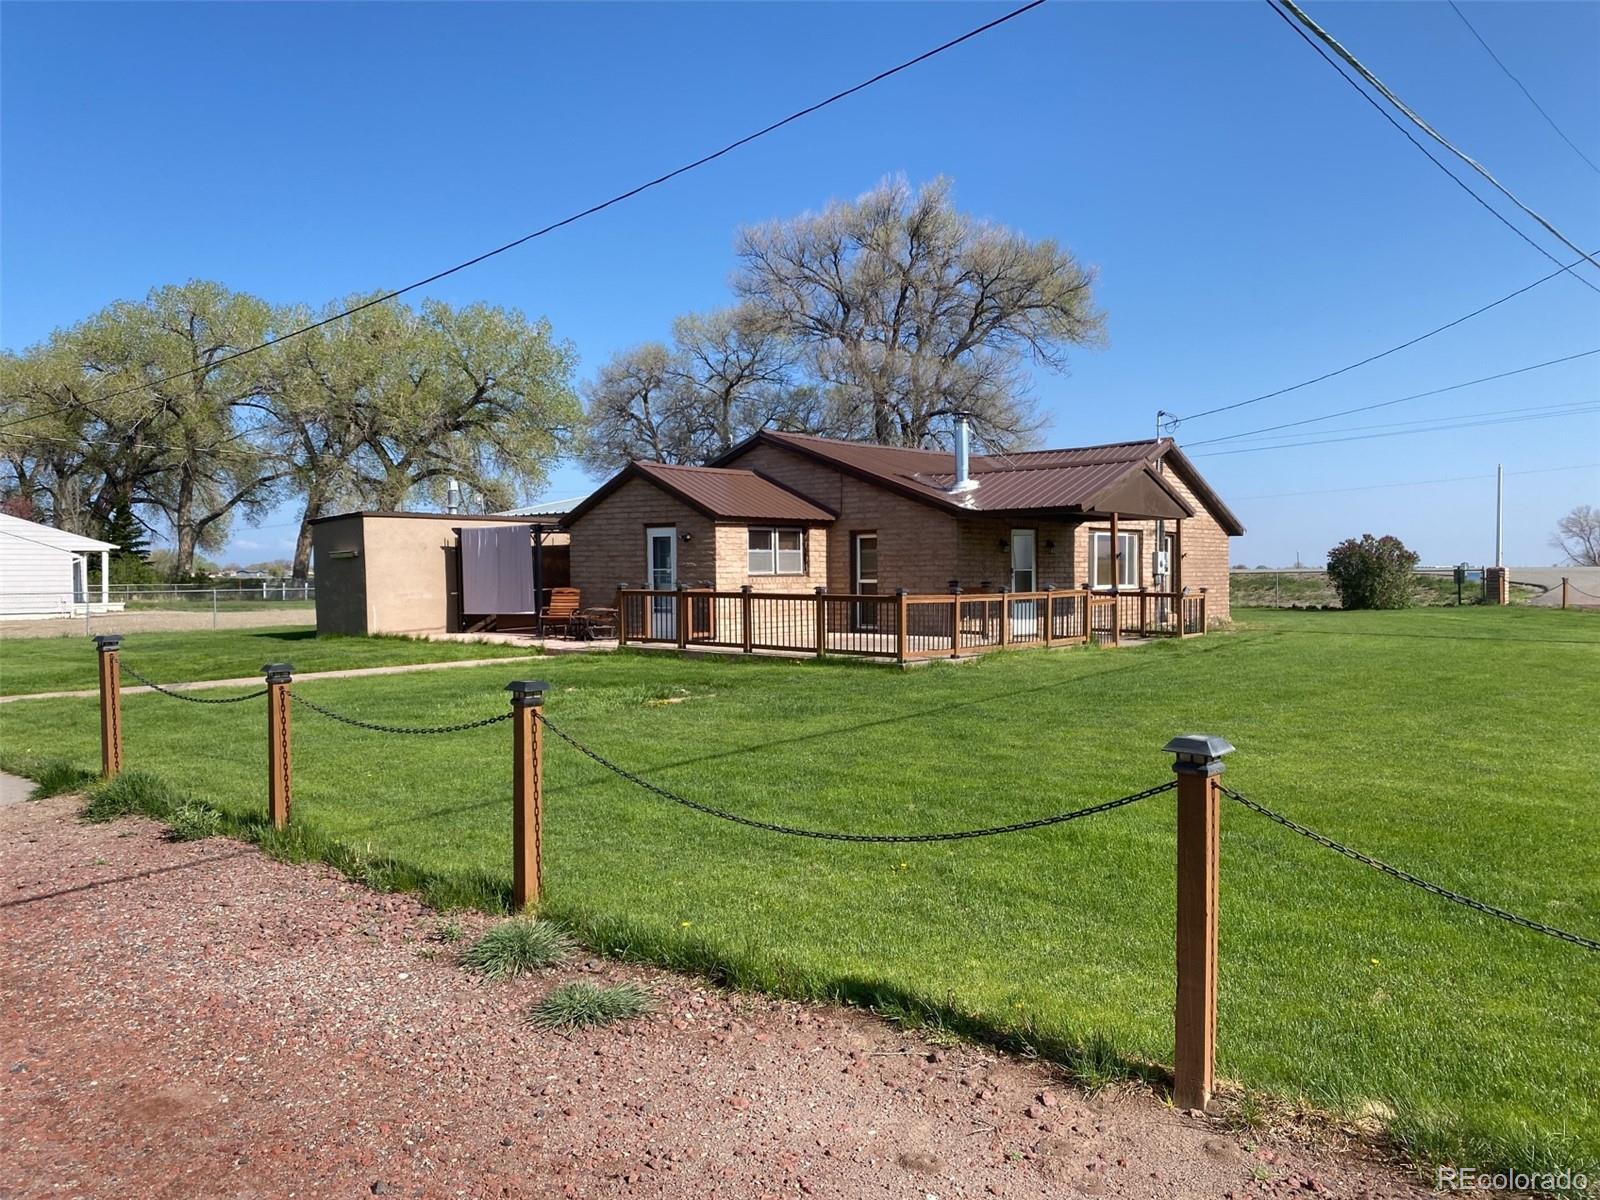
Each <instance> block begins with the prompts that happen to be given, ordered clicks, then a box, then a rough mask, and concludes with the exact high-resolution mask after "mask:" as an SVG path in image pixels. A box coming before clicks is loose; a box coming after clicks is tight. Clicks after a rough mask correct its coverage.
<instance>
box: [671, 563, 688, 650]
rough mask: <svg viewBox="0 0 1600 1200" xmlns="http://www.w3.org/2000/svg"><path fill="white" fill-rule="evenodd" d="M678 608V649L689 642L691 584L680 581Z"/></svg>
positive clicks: (676, 601)
mask: <svg viewBox="0 0 1600 1200" xmlns="http://www.w3.org/2000/svg"><path fill="white" fill-rule="evenodd" d="M674 603H675V604H676V605H677V610H678V631H677V632H678V649H679V650H682V649H683V648H684V647H685V646H687V645H688V644H689V585H688V584H686V583H684V582H682V581H681V580H680V581H679V582H678V595H677V599H676V600H675V601H674Z"/></svg>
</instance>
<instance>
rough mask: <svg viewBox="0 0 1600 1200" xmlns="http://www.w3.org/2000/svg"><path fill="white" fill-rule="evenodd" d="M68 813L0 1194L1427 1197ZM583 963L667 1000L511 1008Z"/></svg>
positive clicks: (1043, 1078) (54, 863)
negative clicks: (614, 1016)
mask: <svg viewBox="0 0 1600 1200" xmlns="http://www.w3.org/2000/svg"><path fill="white" fill-rule="evenodd" d="M74 809H75V803H74V802H73V801H71V800H66V799H59V798H58V799H53V800H46V801H40V802H29V801H24V802H21V803H14V804H9V805H6V806H4V807H0V861H3V862H4V863H5V864H6V867H7V869H6V871H5V872H4V876H3V878H4V880H5V884H4V894H3V895H0V1003H3V1013H0V1068H3V1072H4V1073H3V1074H0V1079H3V1080H4V1084H3V1086H0V1128H3V1129H4V1130H5V1137H4V1139H3V1141H0V1196H5V1197H7V1198H12V1197H15V1198H18V1200H21V1198H23V1197H28V1198H31V1197H44V1196H59V1195H72V1196H82V1197H111V1196H117V1197H125V1196H141V1197H174V1198H175V1197H193V1196H217V1197H241V1198H243V1197H250V1198H252V1200H254V1198H259V1197H280V1196H301V1197H316V1196H340V1197H352V1196H356V1195H373V1194H376V1195H393V1196H416V1197H434V1196H439V1197H444V1196H470V1197H494V1198H502V1197H591V1196H630V1197H664V1198H673V1200H677V1198H691V1197H692V1198H693V1200H714V1198H717V1197H722V1198H732V1197H751V1198H754V1197H762V1196H772V1197H779V1196H783V1197H813V1196H814V1197H841V1198H845V1197H852V1198H853V1197H862V1196H873V1197H877V1196H890V1197H912V1198H914V1200H927V1198H929V1197H938V1198H940V1200H949V1198H951V1197H988V1196H1002V1197H1044V1196H1050V1197H1068V1196H1075V1195H1086V1196H1125V1197H1171V1198H1190V1200H1219V1198H1233V1200H1243V1198H1245V1197H1258V1196H1287V1195H1295V1196H1311V1195H1318V1196H1336V1197H1347V1198H1352V1200H1356V1198H1362V1197H1366V1198H1374V1197H1407V1198H1413V1197H1415V1198H1419V1200H1420V1198H1421V1197H1424V1196H1427V1195H1429V1193H1428V1192H1426V1191H1424V1190H1422V1189H1420V1188H1418V1187H1416V1186H1414V1184H1413V1182H1412V1180H1411V1178H1410V1177H1408V1176H1407V1175H1405V1174H1403V1173H1401V1172H1400V1171H1398V1170H1396V1169H1394V1168H1391V1167H1386V1166H1381V1165H1378V1164H1376V1163H1374V1162H1373V1161H1372V1160H1370V1159H1369V1158H1367V1157H1365V1156H1364V1155H1362V1154H1360V1153H1358V1152H1356V1151H1355V1150H1338V1149H1335V1148H1332V1147H1330V1146H1324V1147H1322V1148H1321V1149H1318V1150H1309V1149H1306V1148H1304V1147H1303V1146H1299V1145H1296V1144H1294V1143H1291V1142H1289V1141H1286V1140H1283V1139H1280V1138H1271V1137H1267V1138H1263V1137H1259V1136H1257V1135H1244V1134H1239V1133H1235V1132H1232V1131H1230V1130H1229V1129H1228V1128H1227V1127H1225V1126H1224V1125H1222V1124H1220V1123H1218V1122H1214V1121H1210V1120H1207V1119H1205V1118H1197V1117H1191V1116H1186V1115H1182V1114H1179V1113H1175V1112H1172V1111H1170V1110H1168V1109H1166V1108H1164V1107H1163V1106H1162V1105H1161V1104H1160V1103H1159V1102H1158V1101H1157V1100H1156V1099H1155V1098H1154V1097H1153V1096H1152V1095H1151V1094H1150V1093H1149V1092H1148V1091H1145V1090H1142V1089H1135V1088H1128V1089H1123V1090H1113V1091H1109V1092H1103V1093H1100V1094H1099V1095H1096V1096H1089V1095H1085V1094H1084V1093H1082V1092H1081V1091H1078V1090H1076V1089H1074V1088H1073V1087H1071V1086H1068V1085H1066V1084H1064V1083H1063V1081H1062V1080H1061V1079H1059V1078H1056V1077H1053V1076H1052V1073H1051V1072H1050V1071H1049V1070H1048V1069H1047V1068H1046V1067H1043V1066H1040V1065H1038V1064H1030V1063H1026V1062H1022V1061H1018V1060H1015V1059H1009V1058H1005V1057H999V1056H996V1055H995V1054H993V1053H989V1052H985V1051H982V1050H979V1049H976V1048H972V1047H940V1046H936V1045H933V1044H930V1043H928V1042H926V1041H924V1040H921V1039H919V1038H916V1037H911V1036H907V1035H905V1034H903V1033H901V1032H898V1031H897V1030H895V1029H893V1028H891V1027H890V1026H888V1025H886V1024H884V1023H882V1022H880V1021H877V1020H876V1019H874V1018H872V1017H870V1016H867V1015H865V1014H863V1013H859V1012H854V1011H848V1010H840V1009H830V1008H819V1007H812V1006H805V1005H797V1004H791V1003H784V1002H778V1001H773V1000H766V999H761V998H754V997H747V996H737V995H728V994H725V993H722V992H719V991H717V990H715V989H713V988H710V987H708V986H706V985H704V984H701V983H698V982H696V981H694V980H692V979H688V978H685V977H682V976H675V975H670V974H666V973H662V972H655V971H645V970H640V969H636V968H632V967H626V966H622V965H619V964H615V963H611V962H601V961H596V960H592V959H585V958H584V957H582V956H581V955H580V957H579V958H578V959H577V960H575V962H574V963H573V964H572V965H570V966H568V967H565V968H562V969H560V970H559V971H553V972H549V973H546V974H544V975H541V976H539V977H537V978H532V979H523V980H518V981H515V982H510V983H503V984H489V983H484V982H482V981H480V980H478V979H476V978H475V977H473V976H471V975H469V974H467V973H465V972H464V971H463V970H462V969H461V968H460V967H458V966H457V965H455V950H456V947H454V946H447V945H445V944H443V943H441V941H439V940H438V935H439V930H440V928H441V925H442V923H443V922H442V919H441V918H440V917H439V916H438V915H437V914H433V913H430V912H427V911H425V910H423V909H422V908H421V907H420V906H419V905H418V904H417V903H416V902H415V901H414V900H412V899H410V898H408V897H401V896H380V895H375V894H373V893H370V892H367V891H365V890H364V889H361V888H358V887H356V886H354V885H352V884H350V883H348V882H347V881H345V880H344V879H343V878H342V877H339V876H337V875H335V874H333V873H332V872H331V871H328V870H326V869H323V868H318V867H294V866H288V865H284V864H282V863H277V862H273V861H270V860H268V859H266V858H264V857H262V856H261V855H260V854H258V853H257V852H256V851H255V850H254V849H252V848H249V847H246V846H243V845H240V844H238V843H235V842H228V841H222V840H211V841H205V842H196V843H188V844H183V845H175V844H171V843H168V842H165V841H163V840H161V837H160V833H159V830H158V829H157V827H156V826H154V825H152V824H151V823H149V822H146V821H142V820H134V819H129V820H125V821H121V822H117V823H114V824H111V825H99V826H87V825H83V824H81V823H79V822H78V821H77V820H76V819H75V817H74V815H73V814H74ZM466 924H467V925H468V933H469V934H470V932H471V929H472V927H473V923H472V922H467V923H466ZM479 924H481V922H479ZM572 978H587V979H598V980H603V981H608V980H618V979H632V980H636V981H639V982H642V983H644V984H646V985H647V986H648V987H650V988H651V989H652V990H653V991H654V993H655V994H656V996H657V1001H658V1008H657V1011H656V1013H655V1014H654V1015H652V1016H650V1017H648V1018H646V1019H644V1020H642V1021H639V1022H636V1023H634V1024H631V1025H626V1026H620V1027H613V1028H609V1029H602V1030H595V1031H589V1032H583V1033H578V1034H574V1035H572V1036H559V1035H552V1034H549V1033H543V1032H539V1031H536V1030H534V1029H532V1028H531V1027H529V1026H528V1025H526V1024H525V1023H524V1021H523V1019H522V1018H523V1014H524V1012H525V1011H526V1009H527V1006H528V1005H529V1004H530V1002H532V1001H534V1000H536V999H537V998H538V997H539V996H541V995H543V994H544V992H545V991H546V990H547V989H548V988H549V987H550V986H551V985H552V984H553V983H555V982H557V981H558V980H564V979H572Z"/></svg>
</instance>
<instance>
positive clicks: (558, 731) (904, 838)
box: [538, 713, 1177, 843]
mask: <svg viewBox="0 0 1600 1200" xmlns="http://www.w3.org/2000/svg"><path fill="white" fill-rule="evenodd" d="M538 717H539V720H540V721H541V722H542V723H543V724H544V727H545V728H546V729H548V730H549V731H550V732H551V733H553V734H555V735H556V736H557V737H558V738H560V739H561V740H562V741H563V742H565V743H567V745H569V746H571V747H572V748H573V749H574V750H576V751H577V752H578V753H579V754H582V755H583V756H584V757H586V758H590V759H593V760H594V761H595V762H597V763H599V764H600V765H601V766H602V767H604V768H605V769H606V770H608V771H610V772H612V773H613V774H615V775H619V776H621V777H622V778H623V779H626V780H627V781H628V782H629V783H631V784H634V785H636V786H638V787H641V788H643V789H644V790H645V791H647V792H653V793H655V794H656V795H657V796H660V797H662V798H663V799H666V800H671V801H672V802H673V803H674V804H681V805H683V807H685V808H690V809H693V810H694V811H695V812H698V813H705V814H706V815H707V816H711V817H720V818H722V820H724V821H732V822H733V823H734V824H736V825H744V826H747V827H748V828H750V829H760V830H764V831H765V832H767V833H786V834H790V835H792V836H794V837H806V838H819V839H821V840H823V841H828V842H891V843H898V842H955V841H961V840H962V839H964V838H980V837H993V836H995V835H997V834H1002V833H1022V832H1023V831H1025V830H1029V829H1043V828H1044V827H1045V826H1047V825H1060V824H1062V823H1064V822H1066V821H1075V820H1077V819H1078V818H1079V817H1092V816H1094V815H1095V814H1097V813H1103V812H1110V811H1111V810H1112V809H1114V808H1121V807H1122V806H1123V805H1125V804H1132V803H1134V802H1135V801H1138V800H1148V799H1149V798H1150V797H1151V796H1159V795H1160V794H1161V793H1162V792H1168V791H1171V790H1172V789H1173V788H1175V787H1176V786H1177V781H1176V780H1168V781H1167V782H1166V783H1163V784H1161V785H1159V786H1158V787H1153V788H1146V789H1145V790H1144V791H1142V792H1135V793H1134V794H1133V795H1131V796H1122V797H1120V798H1119V799H1116V800H1107V801H1106V802H1105V803H1104V804H1095V805H1092V806H1091V807H1089V808H1079V809H1075V810H1074V811H1072V812H1064V813H1057V814H1055V815H1054V816H1050V817H1038V818H1036V819H1034V820H1032V821H1018V822H1016V823H1015V824H1012V825H994V826H990V827H989V828H987V829H961V830H957V831H955V832H953V833H834V832H830V831H826V830H819V829H797V828H795V827H794V826H793V825H775V824H773V823H772V822H771V821H757V820H754V819H753V818H751V817H741V816H740V815H739V814H738V813H732V812H729V811H728V810H727V809H725V808H716V807H713V806H712V805H710V804H701V803H700V802H699V801H697V800H689V799H687V798H685V797H683V796H680V795H678V794H677V793H676V792H671V791H668V790H667V789H666V788H664V787H662V786H661V785H660V784H655V783H651V782H650V781H649V780H647V779H641V778H640V777H639V776H637V775H635V774H634V773H633V772H632V771H630V770H628V769H627V768H625V767H619V766H617V764H616V763H614V762H612V761H611V760H610V759H608V758H606V757H604V756H603V755H601V754H598V753H597V752H595V751H593V750H591V749H589V747H587V746H585V745H584V744H583V743H582V742H580V741H578V740H577V739H576V738H574V737H573V736H572V735H571V734H570V733H568V732H566V730H564V729H562V728H561V727H560V726H558V725H554V724H552V723H551V722H550V720H549V718H547V717H546V716H545V715H544V714H543V713H539V714H538Z"/></svg>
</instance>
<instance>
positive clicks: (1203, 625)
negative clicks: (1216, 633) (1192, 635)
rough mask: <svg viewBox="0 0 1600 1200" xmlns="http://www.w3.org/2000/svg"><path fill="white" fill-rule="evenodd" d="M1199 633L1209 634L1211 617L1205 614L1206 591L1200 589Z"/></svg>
mask: <svg viewBox="0 0 1600 1200" xmlns="http://www.w3.org/2000/svg"><path fill="white" fill-rule="evenodd" d="M1200 632H1201V634H1206V633H1209V632H1211V617H1210V616H1209V615H1208V614H1207V613H1206V589H1205V588H1201V589H1200Z"/></svg>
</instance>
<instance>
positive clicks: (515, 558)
mask: <svg viewBox="0 0 1600 1200" xmlns="http://www.w3.org/2000/svg"><path fill="white" fill-rule="evenodd" d="M532 539H533V526H532V525H495V526H491V527H490V528H487V529H463V530H462V531H461V611H462V612H463V613H470V614H471V615H473V616H475V617H482V616H507V615H510V614H512V613H535V614H536V613H537V612H538V611H539V601H538V598H537V597H536V596H535V595H534V591H533V550H532Z"/></svg>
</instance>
